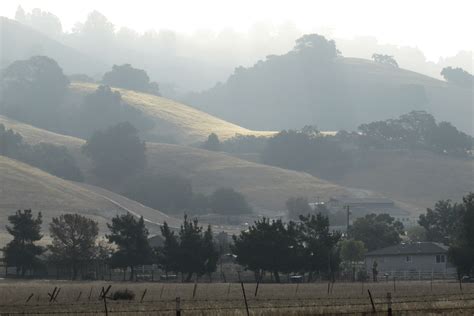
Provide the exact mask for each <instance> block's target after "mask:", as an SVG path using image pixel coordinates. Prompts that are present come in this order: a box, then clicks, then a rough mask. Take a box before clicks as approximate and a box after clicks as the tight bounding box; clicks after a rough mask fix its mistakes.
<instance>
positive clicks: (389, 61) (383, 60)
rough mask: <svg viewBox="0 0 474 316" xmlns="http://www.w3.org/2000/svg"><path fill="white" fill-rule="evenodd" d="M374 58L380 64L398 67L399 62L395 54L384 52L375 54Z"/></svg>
mask: <svg viewBox="0 0 474 316" xmlns="http://www.w3.org/2000/svg"><path fill="white" fill-rule="evenodd" d="M372 59H373V60H374V61H375V62H376V63H379V64H382V65H387V66H390V67H393V68H398V63H397V61H396V60H395V58H394V57H393V56H390V55H384V54H373V55H372Z"/></svg>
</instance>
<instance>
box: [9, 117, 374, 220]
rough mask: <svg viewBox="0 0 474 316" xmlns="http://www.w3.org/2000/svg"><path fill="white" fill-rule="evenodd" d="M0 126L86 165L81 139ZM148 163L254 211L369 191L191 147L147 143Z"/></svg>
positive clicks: (16, 124) (22, 126)
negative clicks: (228, 194) (241, 198)
mask: <svg viewBox="0 0 474 316" xmlns="http://www.w3.org/2000/svg"><path fill="white" fill-rule="evenodd" d="M0 124H4V125H5V126H6V127H7V128H12V129H13V130H15V131H16V132H18V133H20V134H21V135H23V137H24V140H25V141H26V142H28V143H38V142H41V141H44V142H53V143H55V144H58V145H64V146H66V147H68V148H69V150H70V151H71V152H72V153H73V155H74V156H75V158H76V160H77V161H78V163H79V166H80V168H81V169H82V170H83V172H85V170H86V169H88V168H89V167H90V163H89V161H88V160H87V159H86V157H84V155H83V154H82V153H81V152H80V146H81V145H82V144H83V143H84V140H82V139H79V138H75V137H70V136H64V135H61V134H56V133H52V132H49V131H46V130H43V129H40V128H36V127H33V126H30V125H27V124H22V123H19V122H16V121H14V120H11V119H8V118H6V117H2V116H0ZM147 161H148V165H149V166H150V168H151V169H152V170H154V171H156V172H158V173H180V174H183V175H184V176H186V177H189V178H190V179H191V182H192V184H193V187H194V189H195V190H196V191H199V192H204V193H210V192H212V191H213V190H215V189H216V188H219V187H232V188H235V189H236V190H240V191H242V192H243V193H244V194H245V195H246V196H247V198H248V200H249V201H250V203H251V204H253V205H254V206H256V208H257V209H259V210H272V211H278V210H283V209H284V208H285V201H286V199H287V198H288V197H291V196H297V195H306V196H308V197H311V198H315V196H319V197H320V198H321V199H326V198H329V197H330V196H335V195H343V194H353V193H354V192H357V193H358V194H364V195H366V194H367V195H370V192H365V191H362V190H360V191H357V190H348V189H346V188H344V187H342V186H339V185H335V184H332V183H330V182H328V181H324V180H321V179H319V178H316V177H313V176H311V175H309V174H307V173H303V172H296V171H290V170H285V169H281V168H277V167H271V166H266V165H262V164H258V163H253V162H249V161H246V160H243V159H239V158H236V157H233V156H231V155H229V154H226V153H217V152H213V151H207V150H202V149H198V148H194V147H187V146H179V145H169V144H161V143H147ZM85 173H86V182H88V183H94V179H93V178H92V177H91V176H90V175H89V174H87V172H85ZM274 214H275V213H274Z"/></svg>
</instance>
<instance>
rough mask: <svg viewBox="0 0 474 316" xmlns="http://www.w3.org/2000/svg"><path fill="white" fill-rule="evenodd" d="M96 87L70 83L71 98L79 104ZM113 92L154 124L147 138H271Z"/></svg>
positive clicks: (169, 103)
mask: <svg viewBox="0 0 474 316" xmlns="http://www.w3.org/2000/svg"><path fill="white" fill-rule="evenodd" d="M97 86H98V85H96V84H91V83H80V82H73V83H72V84H71V92H72V95H71V98H72V99H73V100H76V102H77V100H80V98H78V96H81V95H86V94H89V93H92V92H94V91H95V90H96V89H97ZM115 90H118V91H120V93H121V95H122V98H123V100H124V101H125V102H127V103H128V104H130V105H131V106H133V107H135V108H137V109H139V110H141V111H142V112H143V113H144V114H145V115H147V117H150V118H151V119H152V120H153V121H154V122H155V127H154V128H153V129H152V130H151V131H150V132H149V133H150V134H151V135H166V136H168V135H169V136H171V137H172V138H174V139H175V140H176V141H177V142H179V143H193V142H196V141H202V140H204V139H206V138H207V136H209V134H211V133H216V134H217V135H218V136H219V138H220V139H227V138H230V137H233V136H235V135H236V134H242V135H257V136H260V135H271V134H273V132H264V131H252V130H249V129H246V128H243V127H240V126H238V125H235V124H232V123H230V122H227V121H224V120H222V119H219V118H217V117H215V116H212V115H209V114H207V113H204V112H202V111H199V110H196V109H195V108H192V107H190V106H187V105H184V104H182V103H178V102H176V101H173V100H169V99H166V98H163V97H158V96H155V95H151V94H146V93H142V92H136V91H131V90H125V89H118V88H116V89H115Z"/></svg>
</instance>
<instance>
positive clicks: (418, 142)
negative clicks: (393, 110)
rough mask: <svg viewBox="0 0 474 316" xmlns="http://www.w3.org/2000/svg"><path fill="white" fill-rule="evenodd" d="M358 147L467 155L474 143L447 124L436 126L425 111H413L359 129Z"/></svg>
mask: <svg viewBox="0 0 474 316" xmlns="http://www.w3.org/2000/svg"><path fill="white" fill-rule="evenodd" d="M359 131H360V132H361V133H362V136H361V137H360V143H361V144H362V146H364V147H370V148H379V149H381V148H389V149H393V148H399V149H425V150H431V151H435V152H441V153H448V154H458V155H466V154H467V152H468V151H469V150H471V149H472V146H473V139H472V137H470V136H469V135H467V134H465V133H463V132H461V131H459V130H458V129H457V128H456V127H454V126H453V125H451V123H448V122H440V123H438V124H437V123H436V120H435V119H434V117H433V116H432V115H431V114H428V113H426V112H425V111H412V112H410V113H408V114H404V115H401V116H400V117H399V118H398V119H388V120H385V121H377V122H372V123H369V124H362V125H360V126H359Z"/></svg>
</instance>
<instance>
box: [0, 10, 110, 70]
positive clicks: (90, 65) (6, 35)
mask: <svg viewBox="0 0 474 316" xmlns="http://www.w3.org/2000/svg"><path fill="white" fill-rule="evenodd" d="M0 44H1V45H0V68H1V67H3V66H6V65H8V64H9V63H11V62H13V61H15V60H18V59H27V58H29V57H31V56H35V55H46V56H49V57H51V58H53V59H54V60H56V61H57V62H58V63H59V64H60V65H61V67H62V68H63V69H64V71H65V72H66V73H68V74H71V73H91V74H95V73H100V72H103V71H105V70H106V69H107V68H109V67H108V66H107V65H106V64H105V63H103V62H101V61H98V60H94V58H92V57H90V56H86V55H84V54H83V53H81V52H78V51H77V50H75V49H73V48H71V47H68V46H66V45H63V44H61V43H59V42H58V41H55V40H54V39H51V38H50V37H48V36H46V35H44V34H42V33H40V32H38V31H36V30H33V29H32V28H30V27H28V26H25V25H23V24H21V23H19V22H17V21H13V20H11V19H8V18H5V17H2V16H0Z"/></svg>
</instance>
